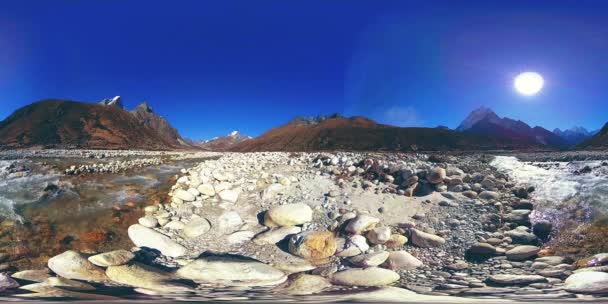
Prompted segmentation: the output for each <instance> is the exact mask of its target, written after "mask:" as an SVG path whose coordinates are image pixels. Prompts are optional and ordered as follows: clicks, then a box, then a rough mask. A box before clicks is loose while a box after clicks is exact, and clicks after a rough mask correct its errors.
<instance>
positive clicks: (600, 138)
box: [577, 123, 608, 150]
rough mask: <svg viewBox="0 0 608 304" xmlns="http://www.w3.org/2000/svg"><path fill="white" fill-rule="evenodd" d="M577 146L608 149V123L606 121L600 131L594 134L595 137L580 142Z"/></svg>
mask: <svg viewBox="0 0 608 304" xmlns="http://www.w3.org/2000/svg"><path fill="white" fill-rule="evenodd" d="M577 148H581V149H598V150H606V149H608V123H606V124H605V125H604V127H603V128H602V129H601V130H600V131H599V132H597V133H596V134H595V135H593V137H591V138H589V139H587V140H585V141H583V142H582V143H580V144H579V145H578V146H577Z"/></svg>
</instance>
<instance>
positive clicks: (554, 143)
mask: <svg viewBox="0 0 608 304" xmlns="http://www.w3.org/2000/svg"><path fill="white" fill-rule="evenodd" d="M456 130H458V131H461V132H464V133H471V134H480V135H486V136H490V137H492V138H496V139H503V140H510V141H512V142H515V143H518V144H519V145H520V146H536V147H546V148H558V149H559V148H565V147H567V146H568V143H567V142H566V141H565V140H564V139H563V138H561V137H560V136H558V135H556V134H554V133H552V132H551V131H549V130H547V129H544V128H542V127H539V126H536V127H534V128H532V127H530V126H529V125H528V124H526V123H525V122H523V121H521V120H514V119H511V118H507V117H504V118H501V117H499V116H498V115H496V113H494V111H492V110H491V109H489V108H486V107H481V108H479V109H476V110H474V111H473V112H471V113H470V114H469V115H468V116H467V117H466V118H465V120H464V121H463V122H462V123H461V124H460V125H459V126H458V128H456Z"/></svg>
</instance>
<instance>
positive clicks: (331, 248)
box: [289, 231, 337, 261]
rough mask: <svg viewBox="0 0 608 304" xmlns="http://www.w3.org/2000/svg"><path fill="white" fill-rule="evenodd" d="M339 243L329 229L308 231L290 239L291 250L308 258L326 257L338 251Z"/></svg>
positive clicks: (318, 258)
mask: <svg viewBox="0 0 608 304" xmlns="http://www.w3.org/2000/svg"><path fill="white" fill-rule="evenodd" d="M336 248H337V244H336V239H335V237H334V235H333V233H331V232H329V231H307V232H302V233H298V234H296V235H293V236H292V237H291V238H290V239H289V252H291V253H292V254H295V255H297V256H299V257H302V258H305V259H307V260H313V261H314V260H321V259H326V258H328V257H330V256H332V255H334V253H335V252H336Z"/></svg>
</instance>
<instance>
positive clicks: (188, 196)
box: [173, 189, 196, 202]
mask: <svg viewBox="0 0 608 304" xmlns="http://www.w3.org/2000/svg"><path fill="white" fill-rule="evenodd" d="M173 197H175V198H178V199H180V200H182V201H185V202H193V201H194V200H196V197H195V196H194V195H192V193H190V192H188V191H186V190H182V189H177V190H175V192H173Z"/></svg>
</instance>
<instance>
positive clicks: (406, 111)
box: [382, 106, 423, 127]
mask: <svg viewBox="0 0 608 304" xmlns="http://www.w3.org/2000/svg"><path fill="white" fill-rule="evenodd" d="M382 116H383V119H382V120H383V122H384V123H387V124H391V125H395V126H399V127H415V126H420V125H422V123H423V120H422V119H420V117H419V116H418V113H417V112H416V109H414V107H412V106H392V107H390V108H388V109H387V110H386V111H384V113H383V115H382Z"/></svg>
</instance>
